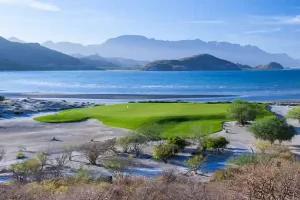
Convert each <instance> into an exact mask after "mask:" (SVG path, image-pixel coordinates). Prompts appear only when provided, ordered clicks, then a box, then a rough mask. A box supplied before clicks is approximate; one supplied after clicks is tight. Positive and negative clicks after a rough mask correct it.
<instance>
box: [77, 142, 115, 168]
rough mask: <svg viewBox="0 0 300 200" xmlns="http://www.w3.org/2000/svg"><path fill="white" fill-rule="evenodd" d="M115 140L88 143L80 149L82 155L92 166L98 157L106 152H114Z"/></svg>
mask: <svg viewBox="0 0 300 200" xmlns="http://www.w3.org/2000/svg"><path fill="white" fill-rule="evenodd" d="M114 146H115V140H114V139H112V140H106V141H104V142H89V143H86V144H83V145H82V146H81V147H80V150H81V151H82V153H83V155H84V156H85V157H86V159H87V160H88V161H89V162H90V164H92V165H96V164H97V160H98V158H99V156H100V155H102V154H105V153H106V152H108V151H111V150H113V151H114V150H115V147H114Z"/></svg>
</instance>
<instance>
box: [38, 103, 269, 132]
mask: <svg viewBox="0 0 300 200" xmlns="http://www.w3.org/2000/svg"><path fill="white" fill-rule="evenodd" d="M229 105H230V104H228V103H219V104H202V103H124V104H114V105H105V106H98V107H91V108H82V109H72V110H65V111H61V112H60V113H58V114H54V115H46V116H41V117H37V118H35V120H38V121H41V122H74V121H81V120H85V119H89V118H93V119H98V120H100V121H102V122H103V123H104V124H106V125H109V126H115V127H122V128H128V129H132V130H136V129H138V128H140V127H142V126H146V125H149V124H153V123H156V124H158V125H160V126H161V127H162V130H163V132H162V136H163V137H170V136H175V135H180V136H187V137H188V136H191V131H192V129H194V128H195V127H197V126H200V125H203V124H205V126H209V127H210V129H211V131H212V132H216V131H218V130H220V129H221V128H222V127H221V122H222V121H226V120H228V119H227V118H226V112H227V109H228V107H229ZM260 106H261V109H262V110H263V113H262V116H266V115H271V113H269V112H268V111H267V110H266V109H265V105H263V104H261V105H260Z"/></svg>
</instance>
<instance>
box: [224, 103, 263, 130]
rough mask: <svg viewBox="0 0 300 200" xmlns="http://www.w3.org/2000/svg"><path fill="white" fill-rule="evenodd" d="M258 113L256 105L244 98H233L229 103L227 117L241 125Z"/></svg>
mask: <svg viewBox="0 0 300 200" xmlns="http://www.w3.org/2000/svg"><path fill="white" fill-rule="evenodd" d="M258 114H259V109H258V106H257V105H256V104H255V103H250V102H247V101H244V100H235V101H233V102H232V104H230V107H229V109H228V117H229V118H230V119H233V120H236V121H238V122H239V123H240V124H242V125H243V126H244V125H245V124H246V123H247V121H252V120H254V119H255V118H256V116H257V115H258Z"/></svg>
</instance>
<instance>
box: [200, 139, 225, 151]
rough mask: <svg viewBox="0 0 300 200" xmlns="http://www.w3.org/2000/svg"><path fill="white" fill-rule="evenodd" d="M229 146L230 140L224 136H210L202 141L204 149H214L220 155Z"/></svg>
mask: <svg viewBox="0 0 300 200" xmlns="http://www.w3.org/2000/svg"><path fill="white" fill-rule="evenodd" d="M228 144H229V142H228V140H226V138H225V137H223V136H210V137H206V138H204V139H203V141H202V146H203V149H205V150H206V149H214V150H216V151H217V152H218V153H222V152H223V150H224V148H226V146H227V145H228Z"/></svg>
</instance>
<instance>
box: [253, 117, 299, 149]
mask: <svg viewBox="0 0 300 200" xmlns="http://www.w3.org/2000/svg"><path fill="white" fill-rule="evenodd" d="M249 130H250V131H251V132H253V134H254V136H255V138H257V139H262V140H268V141H270V142H271V144H273V143H274V142H275V141H276V140H278V141H279V142H280V143H281V142H282V141H289V140H291V139H292V138H293V137H294V135H295V130H294V128H293V127H292V126H290V125H289V124H288V123H287V122H286V120H285V119H281V118H279V117H275V116H271V117H266V118H264V119H262V120H260V121H257V122H256V123H254V124H252V125H251V126H250V128H249Z"/></svg>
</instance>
